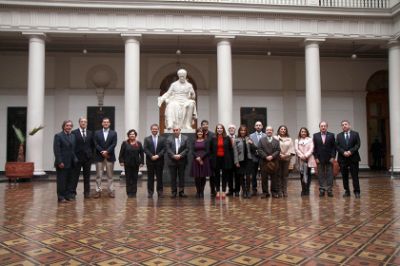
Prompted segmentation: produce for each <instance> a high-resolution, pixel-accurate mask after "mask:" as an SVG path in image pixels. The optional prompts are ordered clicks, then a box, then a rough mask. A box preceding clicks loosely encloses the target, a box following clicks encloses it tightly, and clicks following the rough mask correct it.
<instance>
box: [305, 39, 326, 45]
mask: <svg viewBox="0 0 400 266" xmlns="http://www.w3.org/2000/svg"><path fill="white" fill-rule="evenodd" d="M325 40H326V39H325V38H305V39H304V43H305V44H311V43H315V44H319V43H322V42H324V41H325Z"/></svg>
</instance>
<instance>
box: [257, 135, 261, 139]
mask: <svg viewBox="0 0 400 266" xmlns="http://www.w3.org/2000/svg"><path fill="white" fill-rule="evenodd" d="M260 139H261V133H257V140H258V141H260Z"/></svg>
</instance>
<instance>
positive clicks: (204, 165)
mask: <svg viewBox="0 0 400 266" xmlns="http://www.w3.org/2000/svg"><path fill="white" fill-rule="evenodd" d="M192 151H193V162H192V172H191V173H192V176H193V177H194V182H195V185H196V191H197V193H196V195H197V197H198V198H203V197H204V186H205V184H206V176H211V175H212V174H211V167H210V158H209V156H210V145H209V142H208V141H207V140H206V139H205V138H204V133H203V129H202V128H201V127H199V128H197V129H196V140H195V141H194V142H193V146H192Z"/></svg>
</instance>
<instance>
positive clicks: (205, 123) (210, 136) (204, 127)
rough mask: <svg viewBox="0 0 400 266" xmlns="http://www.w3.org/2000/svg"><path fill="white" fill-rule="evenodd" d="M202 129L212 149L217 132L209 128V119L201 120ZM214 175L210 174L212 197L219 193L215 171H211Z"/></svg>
mask: <svg viewBox="0 0 400 266" xmlns="http://www.w3.org/2000/svg"><path fill="white" fill-rule="evenodd" d="M200 125H201V129H202V130H203V134H204V139H205V140H206V141H207V142H208V143H209V145H210V147H209V148H210V150H211V140H212V139H213V137H214V136H215V133H214V132H212V131H209V130H208V125H209V123H208V121H207V120H202V121H201V124H200ZM211 174H212V176H210V177H209V178H210V179H209V182H210V193H211V196H212V197H215V195H216V194H217V192H216V191H215V177H214V171H213V170H212V171H211Z"/></svg>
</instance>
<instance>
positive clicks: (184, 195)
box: [179, 192, 187, 198]
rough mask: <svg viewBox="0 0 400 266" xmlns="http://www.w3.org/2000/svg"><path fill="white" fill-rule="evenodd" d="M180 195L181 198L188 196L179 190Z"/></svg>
mask: <svg viewBox="0 0 400 266" xmlns="http://www.w3.org/2000/svg"><path fill="white" fill-rule="evenodd" d="M179 197H180V198H187V195H186V194H185V193H183V192H179Z"/></svg>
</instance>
